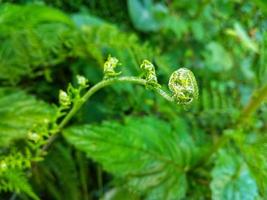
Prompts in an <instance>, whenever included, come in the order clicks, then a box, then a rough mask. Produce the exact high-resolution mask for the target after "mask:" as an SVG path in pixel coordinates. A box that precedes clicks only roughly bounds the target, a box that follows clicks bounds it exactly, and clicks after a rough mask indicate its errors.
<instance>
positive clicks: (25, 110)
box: [0, 88, 54, 146]
mask: <svg viewBox="0 0 267 200" xmlns="http://www.w3.org/2000/svg"><path fill="white" fill-rule="evenodd" d="M53 114H54V109H53V108H52V107H51V106H50V105H48V104H46V103H45V102H42V101H39V100H36V98H34V97H33V96H31V95H28V94H26V93H25V92H23V91H21V90H18V89H11V88H0V146H7V145H8V144H9V143H10V142H11V141H12V140H15V139H21V138H25V137H26V136H27V134H28V133H29V131H31V130H33V129H34V128H36V127H37V126H39V127H38V128H40V126H41V125H44V126H45V125H47V124H48V123H49V122H50V121H51V118H52V116H53Z"/></svg>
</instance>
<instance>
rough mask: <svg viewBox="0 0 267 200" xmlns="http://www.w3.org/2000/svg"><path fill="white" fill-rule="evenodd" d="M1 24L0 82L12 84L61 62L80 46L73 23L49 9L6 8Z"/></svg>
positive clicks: (2, 9)
mask: <svg viewBox="0 0 267 200" xmlns="http://www.w3.org/2000/svg"><path fill="white" fill-rule="evenodd" d="M0 21H1V24H0V41H1V42H0V79H2V80H5V81H8V82H9V83H17V82H18V81H19V80H21V78H22V77H23V76H34V72H35V71H36V69H40V67H44V66H45V67H47V66H51V65H55V64H57V63H59V62H61V61H62V60H64V59H65V58H66V57H67V56H70V55H71V51H70V49H71V48H73V46H75V43H77V41H76V40H77V34H76V32H75V29H74V23H73V22H72V21H71V19H70V18H69V17H68V16H67V15H65V14H64V13H62V12H60V11H58V10H55V9H52V8H49V7H45V6H40V5H28V6H16V5H11V4H4V5H1V6H0ZM18 21H19V23H17V22H18Z"/></svg>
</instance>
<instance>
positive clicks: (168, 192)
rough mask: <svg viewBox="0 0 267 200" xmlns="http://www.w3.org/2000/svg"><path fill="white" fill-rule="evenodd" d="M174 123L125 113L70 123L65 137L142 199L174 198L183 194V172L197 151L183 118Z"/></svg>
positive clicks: (184, 180) (190, 163) (185, 187)
mask: <svg viewBox="0 0 267 200" xmlns="http://www.w3.org/2000/svg"><path fill="white" fill-rule="evenodd" d="M175 124H176V125H177V127H179V128H180V129H177V130H176V131H174V130H172V128H171V126H170V125H169V124H168V123H166V122H164V121H161V120H159V119H157V118H154V117H145V118H128V119H126V120H125V121H124V122H123V123H118V122H115V121H113V122H105V123H103V124H102V125H101V126H90V125H84V126H79V127H72V128H69V129H67V130H66V131H65V132H64V136H65V138H66V139H67V140H68V141H69V142H70V143H71V144H73V145H74V146H75V147H76V148H78V149H79V150H81V151H84V152H85V153H86V154H87V155H88V156H89V157H91V158H93V159H94V160H95V161H97V162H99V163H101V164H102V165H103V167H104V169H105V170H107V171H108V172H110V173H112V174H113V175H114V176H115V177H117V178H122V179H123V180H124V181H125V183H126V185H127V186H128V187H130V188H132V189H133V190H134V191H138V192H141V193H142V194H144V195H145V196H146V199H151V200H152V199H166V200H168V199H170V200H173V199H181V198H183V197H184V196H185V194H186V189H187V179H186V172H187V171H188V170H189V168H190V166H191V165H192V163H193V162H194V160H195V159H194V156H195V153H196V148H195V147H194V144H193V141H192V139H191V138H190V137H189V136H188V135H187V132H186V131H187V128H186V124H185V123H184V121H183V120H177V121H176V123H175Z"/></svg>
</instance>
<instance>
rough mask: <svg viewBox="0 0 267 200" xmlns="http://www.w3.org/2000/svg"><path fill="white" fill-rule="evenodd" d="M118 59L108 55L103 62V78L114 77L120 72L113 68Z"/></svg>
mask: <svg viewBox="0 0 267 200" xmlns="http://www.w3.org/2000/svg"><path fill="white" fill-rule="evenodd" d="M118 62H119V60H118V59H117V58H115V57H111V56H109V57H108V59H107V61H106V62H105V63H104V79H108V78H112V77H116V76H118V75H120V74H121V72H116V71H115V68H116V67H117V65H118Z"/></svg>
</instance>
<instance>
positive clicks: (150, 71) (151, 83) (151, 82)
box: [140, 60, 160, 88]
mask: <svg viewBox="0 0 267 200" xmlns="http://www.w3.org/2000/svg"><path fill="white" fill-rule="evenodd" d="M140 68H141V70H142V72H143V75H142V76H143V77H144V78H145V80H146V81H147V86H148V87H150V88H157V87H160V84H158V80H157V75H156V70H155V67H154V65H153V64H152V63H151V62H149V61H148V60H144V61H143V63H142V64H141V66H140Z"/></svg>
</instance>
